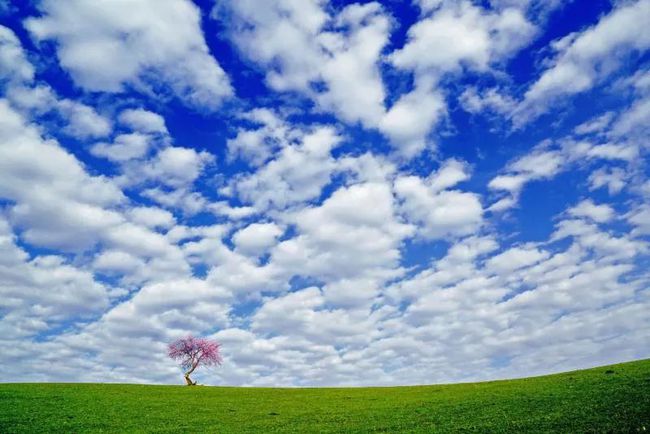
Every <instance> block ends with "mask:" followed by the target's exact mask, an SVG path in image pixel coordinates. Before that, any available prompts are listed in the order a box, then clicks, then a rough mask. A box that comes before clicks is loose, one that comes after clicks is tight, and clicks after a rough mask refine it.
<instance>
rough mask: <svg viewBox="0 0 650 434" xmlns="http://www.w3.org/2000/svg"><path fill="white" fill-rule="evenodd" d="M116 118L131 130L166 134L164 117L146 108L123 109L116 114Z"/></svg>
mask: <svg viewBox="0 0 650 434" xmlns="http://www.w3.org/2000/svg"><path fill="white" fill-rule="evenodd" d="M118 120H119V121H120V123H121V124H122V125H126V126H127V127H129V128H131V129H132V130H133V131H138V132H142V133H159V134H167V127H166V126H165V119H164V118H163V117H162V116H160V115H159V114H158V113H154V112H150V111H148V110H144V109H141V108H139V109H127V110H123V111H122V112H121V113H120V115H119V116H118Z"/></svg>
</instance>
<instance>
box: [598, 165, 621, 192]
mask: <svg viewBox="0 0 650 434" xmlns="http://www.w3.org/2000/svg"><path fill="white" fill-rule="evenodd" d="M626 178H627V174H626V173H625V171H624V170H623V169H621V168H620V167H614V168H612V169H611V170H608V169H598V170H595V171H594V172H592V173H591V175H589V189H590V190H596V189H598V188H601V187H607V190H608V191H609V194H617V193H619V192H620V191H621V190H623V188H624V187H625V185H626V184H627V180H626Z"/></svg>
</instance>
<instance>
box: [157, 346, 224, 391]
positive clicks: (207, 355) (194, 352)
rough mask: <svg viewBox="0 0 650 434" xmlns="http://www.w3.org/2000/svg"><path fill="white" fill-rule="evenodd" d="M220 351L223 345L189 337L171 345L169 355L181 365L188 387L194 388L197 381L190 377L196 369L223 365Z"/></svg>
mask: <svg viewBox="0 0 650 434" xmlns="http://www.w3.org/2000/svg"><path fill="white" fill-rule="evenodd" d="M220 349H221V344H219V343H218V342H217V341H213V340H210V339H205V338H195V337H194V336H188V337H186V338H182V339H179V340H177V341H174V342H172V343H171V344H169V347H168V352H167V354H169V357H171V358H172V359H173V360H176V361H178V362H179V363H180V365H181V368H183V370H184V371H185V373H184V374H183V375H184V376H185V382H186V383H187V385H188V386H194V385H196V381H192V379H191V378H190V375H191V374H192V372H194V370H195V369H196V368H198V367H199V366H217V365H221V362H222V359H221V353H220Z"/></svg>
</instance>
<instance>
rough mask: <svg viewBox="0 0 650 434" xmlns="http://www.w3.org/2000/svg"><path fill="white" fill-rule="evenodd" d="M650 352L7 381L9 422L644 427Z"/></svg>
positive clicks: (1, 405)
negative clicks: (197, 377)
mask: <svg viewBox="0 0 650 434" xmlns="http://www.w3.org/2000/svg"><path fill="white" fill-rule="evenodd" d="M648 430H650V360H642V361H636V362H630V363H623V364H618V365H612V366H605V367H600V368H595V369H588V370H582V371H574V372H568V373H563V374H557V375H549V376H544V377H534V378H526V379H519V380H508V381H492V382H483V383H468V384H454V385H438V386H415V387H387V388H305V389H290V388H243V387H207V386H197V387H187V386H149V385H125V384H2V385H0V432H2V433H22V432H25V433H27V432H29V433H38V432H68V433H72V432H75V433H77V432H185V433H189V432H212V433H216V432H219V433H227V432H228V433H229V432H233V433H235V432H237V433H242V432H265V433H268V432H303V433H304V432H387V433H395V432H410V433H412V432H491V433H497V432H561V433H577V432H593V433H604V432H644V431H648Z"/></svg>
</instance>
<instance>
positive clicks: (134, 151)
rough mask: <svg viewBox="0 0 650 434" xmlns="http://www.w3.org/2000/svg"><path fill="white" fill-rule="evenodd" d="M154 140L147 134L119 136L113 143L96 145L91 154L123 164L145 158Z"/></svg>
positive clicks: (91, 149)
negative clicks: (122, 162)
mask: <svg viewBox="0 0 650 434" xmlns="http://www.w3.org/2000/svg"><path fill="white" fill-rule="evenodd" d="M151 141H152V138H151V137H150V136H148V135H147V134H141V133H130V134H119V135H118V136H116V137H115V139H114V141H113V143H96V144H94V145H93V146H92V147H91V148H90V152H91V153H92V154H93V155H94V156H96V157H103V158H106V159H107V160H111V161H116V162H121V161H128V160H132V159H135V158H140V157H144V156H145V155H146V154H147V152H148V151H149V146H150V142H151Z"/></svg>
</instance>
